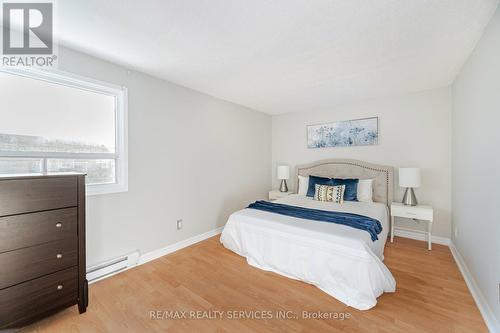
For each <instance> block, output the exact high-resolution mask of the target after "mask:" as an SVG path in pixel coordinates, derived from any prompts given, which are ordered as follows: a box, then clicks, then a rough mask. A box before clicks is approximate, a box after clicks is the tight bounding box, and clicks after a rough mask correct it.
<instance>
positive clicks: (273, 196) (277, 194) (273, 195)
mask: <svg viewBox="0 0 500 333" xmlns="http://www.w3.org/2000/svg"><path fill="white" fill-rule="evenodd" d="M290 194H292V192H290V191H288V192H280V191H278V190H272V191H269V200H271V201H272V200H276V199H279V198H283V197H286V196H287V195H290Z"/></svg>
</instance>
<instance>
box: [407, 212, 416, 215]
mask: <svg viewBox="0 0 500 333" xmlns="http://www.w3.org/2000/svg"><path fill="white" fill-rule="evenodd" d="M406 214H408V215H417V214H415V213H412V212H406Z"/></svg>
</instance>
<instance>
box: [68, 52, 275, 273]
mask: <svg viewBox="0 0 500 333" xmlns="http://www.w3.org/2000/svg"><path fill="white" fill-rule="evenodd" d="M59 64H60V65H59V67H60V69H61V70H64V71H68V72H72V73H76V74H79V75H83V76H87V77H90V78H94V79H98V80H103V81H107V82H111V83H115V84H119V85H125V86H127V87H128V92H129V191H128V192H126V193H119V194H110V195H102V196H91V197H88V199H87V200H88V201H87V202H88V203H87V255H88V265H89V266H90V265H93V264H95V263H98V262H100V261H103V260H106V259H110V258H113V257H116V256H118V255H122V254H125V253H128V252H131V251H134V250H136V249H138V250H140V251H141V252H142V253H145V252H148V251H151V250H154V249H158V248H161V247H164V246H167V245H169V244H172V243H175V242H177V241H180V240H183V239H186V238H188V237H191V236H194V235H198V234H201V233H203V232H206V231H209V230H212V229H214V228H216V227H218V226H222V225H224V223H225V222H226V219H227V216H228V215H229V214H230V213H231V212H233V211H235V210H237V209H240V208H242V207H244V206H245V205H246V204H248V202H250V201H252V200H255V199H256V198H264V197H265V196H266V194H267V190H268V189H269V184H270V182H271V171H270V169H271V168H270V160H271V150H270V141H271V118H270V116H267V115H265V114H263V113H260V112H256V111H253V110H250V109H247V108H244V107H241V106H238V105H236V104H232V103H229V102H225V101H222V100H220V99H216V98H213V97H210V96H207V95H204V94H202V93H199V92H196V91H193V90H190V89H187V88H184V87H180V86H178V85H175V84H173V83H169V82H166V81H162V80H159V79H156V78H153V77H151V76H148V75H145V74H141V73H138V72H134V71H132V72H130V73H128V71H127V70H126V69H125V68H123V67H119V66H116V65H114V64H111V63H108V62H104V61H101V60H99V59H96V58H93V57H90V56H87V55H83V54H81V53H78V52H75V51H72V50H68V49H60V60H59ZM179 218H182V219H183V220H184V228H183V229H182V230H180V231H177V230H176V220H177V219H179Z"/></svg>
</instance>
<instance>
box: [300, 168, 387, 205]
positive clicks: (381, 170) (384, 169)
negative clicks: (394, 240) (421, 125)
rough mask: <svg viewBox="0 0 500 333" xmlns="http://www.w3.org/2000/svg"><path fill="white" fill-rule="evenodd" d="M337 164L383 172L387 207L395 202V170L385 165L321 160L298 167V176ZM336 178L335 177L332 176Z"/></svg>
mask: <svg viewBox="0 0 500 333" xmlns="http://www.w3.org/2000/svg"><path fill="white" fill-rule="evenodd" d="M329 164H336V165H352V166H356V167H360V168H363V169H367V170H371V171H375V172H381V173H384V175H385V186H386V190H385V202H386V204H387V205H390V204H391V202H392V200H393V190H394V187H393V168H392V167H391V166H385V165H377V164H372V163H368V162H364V161H358V160H345V159H329V160H321V161H317V162H314V163H311V164H306V165H299V166H297V175H299V174H300V172H301V171H306V170H308V169H313V168H317V167H321V166H323V165H329ZM332 176H335V175H332Z"/></svg>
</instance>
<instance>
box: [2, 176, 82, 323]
mask: <svg viewBox="0 0 500 333" xmlns="http://www.w3.org/2000/svg"><path fill="white" fill-rule="evenodd" d="M85 276H86V274H85V175H84V174H77V173H64V174H43V175H42V174H37V175H26V176H1V175H0V330H1V329H5V328H18V327H22V326H24V325H26V324H29V323H31V322H33V321H35V320H38V319H41V318H43V317H46V316H48V315H50V314H52V313H54V312H56V311H58V310H61V309H63V308H66V307H69V306H71V305H74V304H78V309H79V311H80V313H83V312H85V310H86V308H87V304H88V283H87V280H86V277H85Z"/></svg>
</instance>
